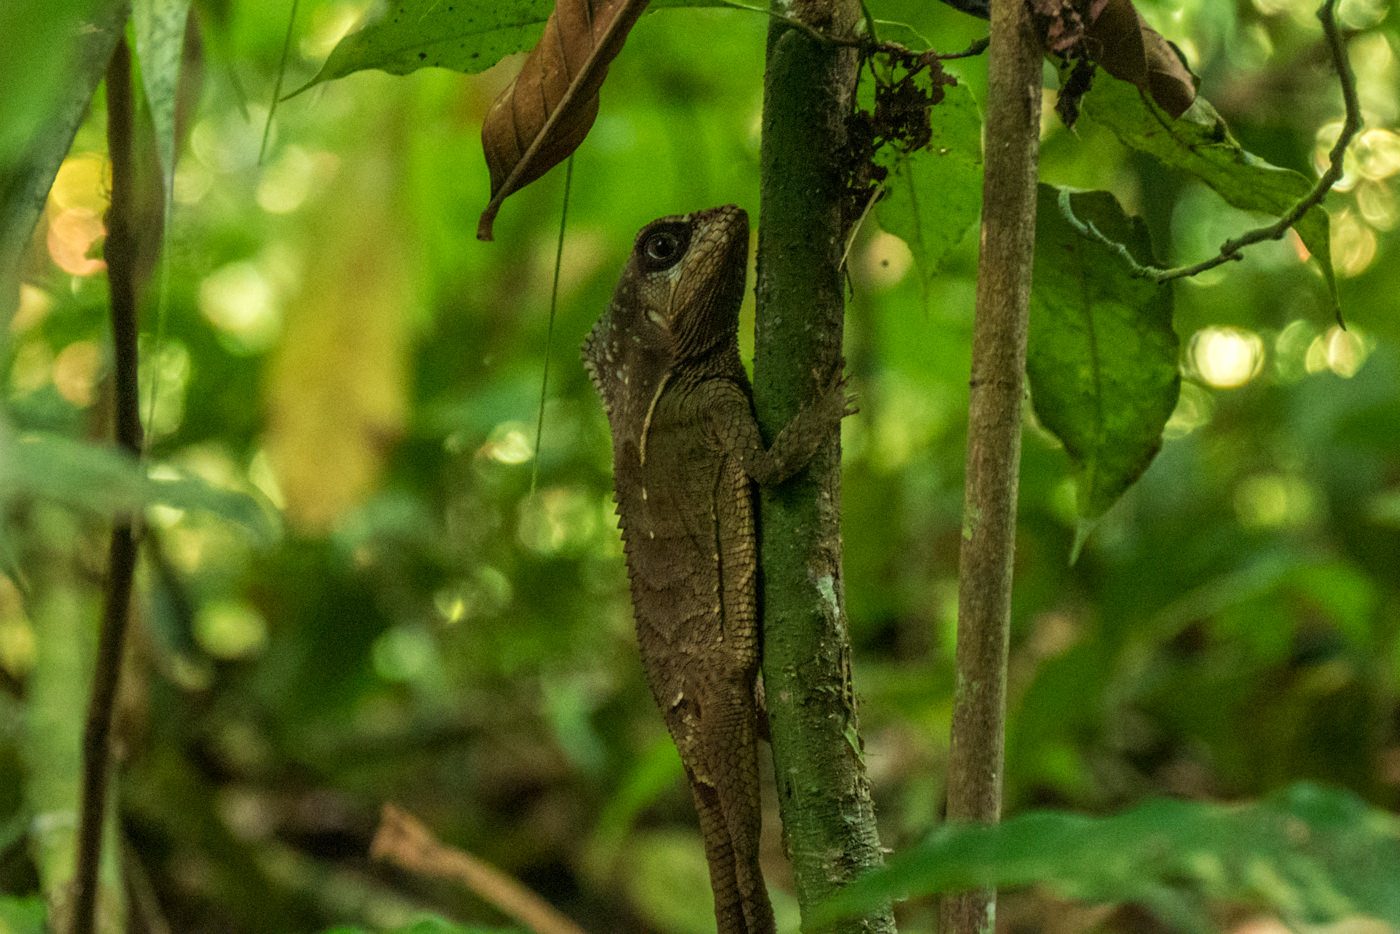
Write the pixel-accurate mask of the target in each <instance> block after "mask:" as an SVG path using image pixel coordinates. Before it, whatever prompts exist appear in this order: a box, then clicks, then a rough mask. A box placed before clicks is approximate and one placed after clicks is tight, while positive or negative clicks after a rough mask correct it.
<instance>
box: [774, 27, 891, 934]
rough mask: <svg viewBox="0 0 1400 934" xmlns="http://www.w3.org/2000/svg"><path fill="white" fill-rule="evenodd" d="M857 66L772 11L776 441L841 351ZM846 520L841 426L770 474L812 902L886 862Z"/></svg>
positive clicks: (796, 810)
mask: <svg viewBox="0 0 1400 934" xmlns="http://www.w3.org/2000/svg"><path fill="white" fill-rule="evenodd" d="M774 9H775V11H776V10H779V6H778V5H776V4H775V7H774ZM780 12H783V13H784V14H785V15H786V14H793V15H796V16H798V17H800V18H802V19H804V20H805V21H806V22H808V23H809V24H810V25H812V26H814V27H816V28H817V29H820V30H822V31H823V32H825V33H828V34H834V35H849V34H850V33H851V29H852V27H853V25H854V24H855V22H856V20H857V18H858V17H859V16H860V4H859V3H858V2H855V0H824V2H807V3H797V4H794V5H793V6H791V7H789V6H787V5H786V4H784V5H782V9H781V11H780ZM855 79H856V56H855V53H854V51H853V50H852V49H850V48H842V47H838V46H834V45H831V44H826V43H821V42H820V41H818V40H816V39H814V38H813V37H812V36H811V35H810V34H808V33H806V32H804V31H802V30H800V29H797V28H794V27H792V26H791V25H790V24H788V23H785V22H783V21H781V20H776V19H775V20H774V23H773V25H772V27H771V28H770V30H769V34H768V61H767V75H766V79H765V82H764V102H763V145H762V194H761V201H762V203H761V222H760V226H759V237H758V322H757V338H756V341H755V352H754V378H755V393H756V404H757V410H758V418H759V422H760V424H761V425H762V426H763V427H764V430H765V431H766V432H768V433H769V438H770V439H771V437H772V433H773V432H774V431H776V429H777V428H779V427H781V426H782V425H785V424H786V423H787V422H788V420H789V419H791V418H792V416H793V415H794V414H795V413H796V412H797V411H798V409H799V408H800V407H801V405H802V404H803V403H804V402H806V401H808V400H810V399H812V398H814V397H815V396H816V394H817V390H818V387H819V385H821V384H822V383H823V382H824V381H825V380H826V379H828V378H829V377H830V374H832V373H834V372H835V371H836V370H837V369H838V368H839V367H840V365H841V337H842V318H843V314H844V310H845V305H844V297H843V294H842V288H843V281H842V274H841V270H840V261H841V253H842V248H843V244H844V236H845V222H844V219H843V217H842V203H843V195H844V192H845V187H846V179H847V175H848V171H849V167H848V166H847V165H846V164H845V162H844V160H843V158H842V155H841V152H842V148H843V143H844V141H845V120H846V116H847V114H848V113H849V112H850V108H851V95H852V94H853V93H854V89H855ZM840 519H841V446H840V438H839V437H833V438H832V439H831V440H830V441H828V442H827V443H825V444H823V446H822V447H821V449H820V450H819V451H818V453H817V455H816V457H814V458H813V460H812V463H811V465H810V466H809V468H808V469H807V470H805V471H803V472H802V473H801V474H800V475H799V476H798V477H796V478H794V479H793V480H792V481H790V482H788V483H785V484H783V485H782V486H781V487H779V488H776V489H767V488H765V490H764V491H763V493H762V500H761V528H762V540H761V556H762V567H763V598H762V599H763V614H764V615H763V619H764V626H765V632H764V665H763V668H764V672H763V673H764V683H765V687H766V694H767V701H768V712H769V720H770V724H771V727H772V735H773V761H774V767H775V773H776V776H777V785H778V800H779V808H780V812H781V816H782V822H783V828H784V833H785V839H786V841H787V848H788V855H789V857H790V858H791V860H792V865H793V872H794V876H795V879H796V885H797V897H798V904H799V905H800V907H801V909H802V912H803V915H804V916H805V915H806V914H807V913H808V912H809V911H810V909H811V908H812V907H813V906H814V905H816V904H817V903H818V902H820V901H821V900H822V899H823V898H825V897H826V896H827V895H829V894H831V893H832V892H833V891H835V890H836V889H837V888H839V887H840V886H841V885H842V884H843V883H844V882H846V881H848V880H850V879H851V878H853V877H854V876H856V875H858V874H859V873H861V872H862V871H864V870H866V869H869V868H871V867H874V866H878V865H880V863H881V862H882V858H881V855H880V848H879V838H878V834H877V832H876V827H875V818H874V810H873V807H872V805H871V801H870V786H869V782H868V780H867V778H866V774H865V763H864V761H863V759H862V756H861V746H860V738H859V732H858V729H857V722H856V711H855V697H854V693H853V691H852V687H851V674H850V640H849V638H848V635H847V628H846V613H845V595H844V590H843V585H842V581H841V525H840ZM828 930H833V931H835V930H840V931H881V932H884V931H893V930H894V924H893V920H892V918H891V915H890V913H889V910H888V908H884V909H882V910H878V911H876V912H874V913H871V914H869V915H868V916H866V917H864V918H859V919H853V920H850V921H847V922H843V923H842V924H841V925H840V926H839V927H832V928H829V929H828Z"/></svg>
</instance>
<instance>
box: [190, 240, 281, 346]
mask: <svg viewBox="0 0 1400 934" xmlns="http://www.w3.org/2000/svg"><path fill="white" fill-rule="evenodd" d="M276 298H277V296H276V294H275V292H274V289H273V286H272V283H271V282H270V281H268V277H267V276H266V275H264V274H263V271H262V270H261V269H260V268H259V267H258V266H257V264H255V263H252V262H248V261H246V260H245V261H240V262H236V263H230V264H228V265H227V266H223V267H221V268H219V269H216V270H215V271H214V272H212V273H210V274H209V275H208V276H207V277H205V279H204V281H203V282H201V283H200V285H199V310H200V312H201V313H202V314H203V315H204V317H205V318H206V319H208V321H209V323H210V324H212V325H214V326H215V327H216V328H218V329H219V330H220V331H221V332H223V334H224V336H225V337H227V338H231V339H232V343H233V345H234V347H233V349H235V350H240V351H242V352H244V353H257V352H258V351H262V350H266V349H267V348H268V347H270V346H271V345H272V343H273V341H275V340H276V339H277V336H278V335H279V334H280V333H281V332H282V312H281V309H280V307H279V306H278V303H277V300H276Z"/></svg>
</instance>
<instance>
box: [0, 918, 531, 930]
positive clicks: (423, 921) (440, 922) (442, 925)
mask: <svg viewBox="0 0 1400 934" xmlns="http://www.w3.org/2000/svg"><path fill="white" fill-rule="evenodd" d="M519 930H520V928H486V927H481V926H480V925H463V924H453V923H452V922H451V921H448V920H446V919H444V918H439V917H436V916H429V917H424V918H420V919H419V920H417V921H415V922H413V923H412V924H406V925H403V926H402V927H396V928H384V929H382V930H377V931H370V930H368V929H366V928H357V927H344V926H342V927H335V928H331V929H330V930H328V931H325V932H324V934H515V932H517V931H519ZM0 934H3V932H0Z"/></svg>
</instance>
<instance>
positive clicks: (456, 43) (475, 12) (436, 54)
mask: <svg viewBox="0 0 1400 934" xmlns="http://www.w3.org/2000/svg"><path fill="white" fill-rule="evenodd" d="M726 5H727V4H725V3H724V2H723V0H657V2H656V3H655V4H654V6H657V7H665V6H726ZM553 9H554V0H485V2H484V0H459V2H457V3H443V2H441V0H398V2H395V3H392V4H390V5H389V6H388V8H387V9H386V10H385V11H384V15H383V16H381V17H380V18H379V19H377V20H375V21H373V22H371V23H369V24H367V25H366V26H365V27H364V28H363V29H359V30H357V31H355V32H352V33H351V34H350V35H348V36H346V37H345V38H344V39H342V40H340V43H339V44H338V45H337V46H336V47H335V48H334V49H333V50H331V54H330V57H329V58H327V59H326V63H325V65H323V66H321V70H320V71H319V72H318V73H317V74H316V77H314V78H312V79H311V81H310V82H309V83H307V85H306V86H305V87H303V88H301V89H300V90H298V91H296V92H294V93H298V94H299V93H301V91H304V90H306V88H308V87H311V86H312V85H313V84H319V83H320V82H322V81H330V80H331V79H332V78H343V77H345V76H346V75H348V74H353V73H354V72H357V71H363V70H365V69H367V68H378V69H380V70H382V71H387V72H389V73H390V74H393V75H406V74H411V73H412V72H415V71H417V70H418V69H420V68H451V69H452V70H453V71H461V72H465V73H466V74H475V73H476V72H479V71H485V70H486V69H487V68H490V67H491V66H492V65H494V64H496V63H497V62H499V61H500V60H501V59H503V58H505V57H506V56H507V55H510V54H511V53H513V52H522V51H524V50H526V49H529V48H531V47H533V46H534V44H535V42H536V41H537V40H538V39H539V37H540V33H541V32H542V31H543V30H544V21H545V20H546V19H548V18H549V14H550V11H551V10H553Z"/></svg>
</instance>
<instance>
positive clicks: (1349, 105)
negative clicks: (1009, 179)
mask: <svg viewBox="0 0 1400 934" xmlns="http://www.w3.org/2000/svg"><path fill="white" fill-rule="evenodd" d="M1336 5H1337V0H1326V2H1325V3H1323V4H1322V6H1321V7H1319V8H1318V10H1317V18H1318V20H1319V21H1320V22H1321V23H1322V31H1323V33H1324V35H1325V36H1326V38H1327V45H1328V49H1329V50H1330V51H1331V53H1332V62H1333V65H1334V66H1335V67H1336V69H1337V78H1338V81H1339V82H1340V84H1341V87H1342V101H1343V104H1344V106H1345V108H1346V115H1345V118H1344V119H1343V121H1342V128H1341V131H1340V132H1339V133H1338V134H1337V141H1336V142H1335V143H1333V145H1332V150H1331V152H1330V153H1329V154H1328V160H1327V169H1326V171H1324V172H1323V173H1322V175H1321V176H1319V177H1318V179H1317V182H1316V183H1315V184H1314V185H1313V187H1312V190H1311V191H1309V192H1308V193H1307V194H1306V195H1304V196H1303V197H1302V198H1300V199H1299V200H1298V201H1297V203H1296V204H1294V205H1293V207H1291V208H1289V209H1288V211H1287V212H1286V213H1284V214H1283V215H1281V216H1280V217H1279V218H1278V219H1277V220H1275V221H1274V222H1273V223H1270V224H1265V225H1264V226H1262V227H1256V228H1254V229H1253V230H1247V231H1245V232H1244V233H1242V234H1240V235H1239V236H1238V237H1232V238H1230V239H1229V240H1226V241H1225V242H1224V243H1222V244H1221V245H1220V252H1218V253H1217V254H1216V255H1214V256H1212V257H1210V258H1209V259H1205V260H1201V261H1200V262H1198V263H1192V264H1190V265H1186V266H1173V267H1170V268H1165V267H1161V266H1144V265H1142V264H1141V263H1139V262H1137V260H1135V259H1134V258H1133V257H1132V255H1131V254H1129V253H1128V251H1127V249H1126V248H1124V246H1123V245H1122V244H1121V243H1116V242H1114V241H1113V240H1111V239H1109V238H1108V237H1106V236H1104V234H1103V233H1102V232H1101V231H1100V230H1099V229H1098V228H1097V227H1095V226H1094V225H1093V224H1092V223H1085V222H1084V221H1081V220H1080V219H1079V218H1078V217H1076V216H1075V215H1074V212H1073V210H1071V208H1070V205H1069V196H1068V193H1067V192H1064V191H1062V192H1061V194H1060V201H1059V206H1060V213H1061V214H1062V215H1063V216H1064V218H1065V220H1066V221H1067V222H1069V224H1070V225H1071V226H1073V227H1074V229H1075V230H1077V231H1079V233H1080V234H1081V235H1083V236H1085V237H1088V238H1089V239H1092V240H1096V241H1098V242H1099V243H1102V244H1103V245H1104V246H1107V247H1108V248H1109V249H1112V250H1113V251H1114V252H1116V253H1118V254H1119V255H1120V256H1121V257H1123V260H1124V261H1125V262H1126V263H1127V264H1128V269H1129V271H1130V272H1131V273H1132V274H1133V275H1134V276H1138V277H1140V278H1144V279H1150V280H1151V281H1153V282H1157V283H1163V282H1170V281H1172V280H1173V279H1185V278H1189V277H1191V276H1196V275H1199V274H1200V273H1203V272H1205V271H1207V270H1209V269H1214V268H1215V267H1217V266H1221V265H1224V264H1225V263H1229V262H1238V261H1240V260H1242V259H1244V254H1243V253H1242V252H1241V251H1242V250H1243V249H1244V248H1245V247H1247V246H1252V245H1254V244H1256V243H1262V242H1264V241H1266V240H1280V239H1282V238H1283V236H1284V235H1285V234H1287V233H1288V231H1289V229H1290V228H1292V227H1293V225H1294V224H1296V223H1297V222H1298V221H1299V220H1301V219H1302V217H1303V215H1304V214H1306V213H1308V211H1310V210H1312V209H1313V208H1315V207H1318V206H1320V205H1321V204H1322V202H1323V200H1324V199H1325V198H1326V197H1327V193H1328V192H1329V191H1331V190H1332V188H1333V186H1334V185H1336V184H1337V181H1338V179H1340V178H1341V177H1342V173H1343V171H1344V169H1345V158H1346V152H1347V149H1348V147H1350V145H1351V141H1352V140H1353V139H1354V138H1355V137H1356V134H1357V132H1358V131H1359V130H1360V129H1361V124H1362V120H1361V104H1360V101H1359V100H1358V98H1357V94H1356V77H1355V75H1354V74H1353V73H1352V70H1351V63H1350V62H1349V61H1348V59H1347V54H1346V47H1345V45H1344V44H1343V41H1342V36H1341V33H1340V31H1339V30H1338V28H1337V21H1336V18H1335V16H1334V8H1335V7H1336ZM1143 102H1144V104H1145V105H1146V106H1148V107H1155V105H1154V104H1152V103H1151V101H1148V100H1147V99H1146V98H1144V99H1143ZM1336 314H1337V323H1338V324H1339V325H1341V326H1342V327H1343V328H1345V327H1346V323H1345V322H1344V321H1343V320H1342V313H1341V309H1340V308H1338V309H1336Z"/></svg>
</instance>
